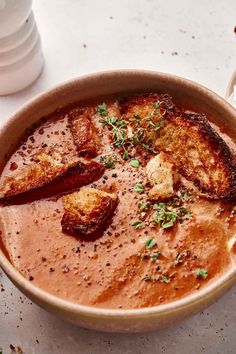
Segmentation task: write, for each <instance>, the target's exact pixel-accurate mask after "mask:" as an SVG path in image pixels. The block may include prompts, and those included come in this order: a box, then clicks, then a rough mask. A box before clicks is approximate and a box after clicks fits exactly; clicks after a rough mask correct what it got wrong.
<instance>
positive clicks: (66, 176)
mask: <svg viewBox="0 0 236 354" xmlns="http://www.w3.org/2000/svg"><path fill="white" fill-rule="evenodd" d="M104 170H105V167H104V165H102V164H100V163H98V162H96V161H92V160H91V161H90V160H86V159H84V158H73V159H72V160H71V161H69V162H66V163H62V162H61V163H55V164H54V161H53V162H51V161H50V162H48V161H46V162H45V161H43V162H42V161H39V162H38V163H35V164H33V165H30V166H27V167H25V168H24V169H22V170H21V171H19V174H17V175H16V176H12V177H7V178H6V179H5V180H4V181H3V187H2V189H1V190H0V202H3V203H6V204H13V203H16V204H21V203H25V202H28V201H32V200H36V199H42V198H48V197H51V196H55V195H58V194H63V193H65V192H67V191H70V190H73V189H76V188H80V187H82V186H84V185H87V184H89V183H91V182H93V181H95V180H98V179H99V178H100V177H101V176H102V174H103V173H104Z"/></svg>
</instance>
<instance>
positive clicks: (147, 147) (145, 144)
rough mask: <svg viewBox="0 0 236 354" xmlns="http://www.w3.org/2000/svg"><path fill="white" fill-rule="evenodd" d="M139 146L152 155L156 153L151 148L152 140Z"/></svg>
mask: <svg viewBox="0 0 236 354" xmlns="http://www.w3.org/2000/svg"><path fill="white" fill-rule="evenodd" d="M141 145H142V147H143V148H144V149H145V150H147V151H149V152H151V153H153V154H156V153H157V151H156V150H155V149H154V148H153V146H152V139H149V140H148V141H146V142H145V143H143V144H141Z"/></svg>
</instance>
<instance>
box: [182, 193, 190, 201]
mask: <svg viewBox="0 0 236 354" xmlns="http://www.w3.org/2000/svg"><path fill="white" fill-rule="evenodd" d="M182 198H183V200H186V201H188V200H189V199H190V195H189V194H188V192H185V193H184V194H183V195H182Z"/></svg>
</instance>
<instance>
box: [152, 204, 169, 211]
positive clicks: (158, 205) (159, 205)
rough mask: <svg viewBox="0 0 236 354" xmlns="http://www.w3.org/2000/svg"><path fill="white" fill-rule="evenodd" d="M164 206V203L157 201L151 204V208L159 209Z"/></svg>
mask: <svg viewBox="0 0 236 354" xmlns="http://www.w3.org/2000/svg"><path fill="white" fill-rule="evenodd" d="M165 206H166V204H165V203H158V204H154V205H153V209H154V210H161V209H163V208H165Z"/></svg>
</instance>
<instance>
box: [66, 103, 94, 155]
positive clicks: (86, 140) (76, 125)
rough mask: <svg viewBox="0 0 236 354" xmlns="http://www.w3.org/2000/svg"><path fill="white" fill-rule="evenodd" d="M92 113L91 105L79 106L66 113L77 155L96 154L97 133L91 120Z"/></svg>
mask: <svg viewBox="0 0 236 354" xmlns="http://www.w3.org/2000/svg"><path fill="white" fill-rule="evenodd" d="M94 114H95V109H94V108H93V107H81V108H79V109H74V110H72V111H70V112H69V114H68V122H69V127H70V131H71V134H72V137H73V141H74V144H75V145H76V148H77V151H78V155H79V156H86V157H94V156H97V154H98V151H99V145H100V143H99V138H98V133H97V132H96V128H95V126H94V124H93V123H92V120H91V118H92V116H93V115H94Z"/></svg>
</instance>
